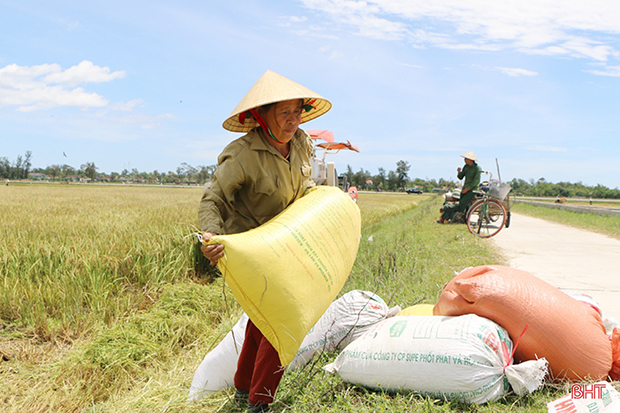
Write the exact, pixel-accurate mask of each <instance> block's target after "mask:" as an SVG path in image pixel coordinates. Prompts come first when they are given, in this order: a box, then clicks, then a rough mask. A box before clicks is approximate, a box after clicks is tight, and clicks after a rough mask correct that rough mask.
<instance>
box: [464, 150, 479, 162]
mask: <svg viewBox="0 0 620 413" xmlns="http://www.w3.org/2000/svg"><path fill="white" fill-rule="evenodd" d="M461 157H463V158H465V159H471V160H472V161H474V162H478V158H476V155H474V153H473V152H472V151H469V152H465V153H464V154H463V155H461Z"/></svg>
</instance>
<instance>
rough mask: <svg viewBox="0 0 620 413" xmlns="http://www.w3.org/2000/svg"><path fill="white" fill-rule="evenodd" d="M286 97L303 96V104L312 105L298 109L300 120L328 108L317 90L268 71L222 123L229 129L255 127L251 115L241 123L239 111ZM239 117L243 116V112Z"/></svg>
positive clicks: (324, 111)
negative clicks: (310, 107) (308, 108)
mask: <svg viewBox="0 0 620 413" xmlns="http://www.w3.org/2000/svg"><path fill="white" fill-rule="evenodd" d="M290 99H304V103H309V104H311V105H312V106H314V108H313V109H311V110H310V111H308V112H305V111H304V112H302V114H301V123H304V122H308V121H309V120H312V119H314V118H317V117H319V116H321V115H323V114H325V113H326V112H327V111H328V110H330V109H331V107H332V104H331V103H330V102H329V100H327V99H325V98H324V97H323V96H321V95H319V94H318V93H315V92H313V91H311V90H310V89H308V88H305V87H304V86H302V85H300V84H299V83H296V82H293V81H292V80H290V79H287V78H285V77H284V76H281V75H279V74H277V73H276V72H272V71H271V70H268V71H266V72H265V74H264V75H263V76H261V78H260V79H258V82H256V83H255V84H254V86H252V89H250V91H249V92H248V93H247V94H246V95H245V96H244V97H243V99H241V102H239V104H238V105H237V107H236V108H235V109H234V110H233V111H232V113H231V114H230V115H229V116H228V119H226V121H224V124H223V125H222V126H223V127H224V129H226V130H229V131H231V132H249V131H250V130H251V129H253V128H255V127H256V126H258V122H256V120H254V118H252V117H251V116H245V119H244V122H243V123H241V120H240V119H239V114H245V113H246V112H247V111H249V110H250V109H254V108H257V107H259V106H263V105H267V104H270V103H275V102H281V101H283V100H290ZM241 116H242V117H243V116H244V115H241Z"/></svg>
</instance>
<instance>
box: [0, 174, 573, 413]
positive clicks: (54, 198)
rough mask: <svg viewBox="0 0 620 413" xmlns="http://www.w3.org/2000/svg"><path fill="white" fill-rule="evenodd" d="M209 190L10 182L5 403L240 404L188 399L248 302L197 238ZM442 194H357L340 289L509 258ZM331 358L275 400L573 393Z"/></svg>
mask: <svg viewBox="0 0 620 413" xmlns="http://www.w3.org/2000/svg"><path fill="white" fill-rule="evenodd" d="M200 195H201V189H199V188H160V187H152V188H150V187H145V188H142V187H122V186H90V185H79V186H78V185H11V186H9V187H1V188H0V217H1V218H0V219H1V223H2V225H1V226H0V231H1V232H0V235H1V238H0V239H1V241H0V282H1V283H2V284H1V285H2V289H1V290H0V386H1V387H2V389H3V397H2V398H0V411H6V412H35V413H36V412H93V413H94V412H121V411H122V412H149V413H150V412H154V411H157V412H195V411H208V412H238V411H241V410H239V409H238V408H236V407H235V406H234V405H233V404H232V403H231V400H230V397H231V391H223V392H220V393H218V394H216V395H214V396H211V397H208V398H206V399H203V400H201V401H199V402H189V401H187V392H188V389H189V385H190V383H191V380H192V377H193V373H194V371H195V370H196V368H197V367H198V365H199V364H200V362H201V361H202V358H203V357H204V356H205V354H207V353H208V351H209V350H211V349H212V348H214V347H215V346H216V345H217V344H218V343H219V341H220V340H221V339H222V338H223V336H224V335H225V334H226V333H227V332H228V331H229V330H230V328H231V326H232V325H233V324H234V323H235V322H236V321H237V320H238V318H239V315H240V314H241V309H240V308H239V306H238V305H237V304H236V302H235V300H234V297H233V296H232V295H231V293H230V291H229V290H228V288H227V287H226V286H225V284H224V283H223V280H222V279H221V277H218V276H217V274H216V273H215V272H213V271H208V269H209V267H208V266H207V265H205V262H204V261H205V260H203V259H201V258H200V254H197V250H196V240H195V239H194V237H193V235H192V234H193V232H195V230H196V228H195V225H196V223H197V216H196V214H197V208H198V202H199V199H200ZM440 204H441V199H440V198H433V197H431V196H413V195H407V194H376V193H360V194H359V204H358V205H359V207H360V209H361V212H362V242H361V244H360V249H359V252H358V257H357V261H356V263H355V265H354V268H353V270H352V273H351V275H350V277H349V279H348V281H347V283H346V285H345V287H344V288H343V290H342V293H345V292H347V291H350V290H352V289H364V290H367V291H372V292H375V293H377V294H378V295H379V296H381V297H382V298H383V299H384V300H385V301H386V302H388V304H389V305H390V306H394V305H400V306H401V307H403V308H404V307H407V306H409V305H414V304H418V303H434V302H435V301H436V299H437V297H438V295H439V293H440V291H441V289H442V287H443V285H444V284H445V283H446V282H447V281H449V280H450V279H451V278H452V277H453V276H454V273H455V271H459V270H461V269H463V268H465V267H468V266H473V265H480V264H489V263H502V262H503V261H502V258H501V257H499V256H497V255H496V254H495V252H494V251H493V250H492V249H490V248H489V246H488V244H487V243H485V242H484V240H480V239H478V238H476V237H472V236H470V234H469V233H468V232H467V229H466V228H465V227H464V226H458V225H452V226H450V225H447V226H437V225H436V224H434V223H433V221H434V220H435V219H436V218H437V215H438V208H439V206H440ZM334 357H335V354H324V355H323V356H321V358H320V359H317V360H316V362H315V363H313V364H312V365H310V366H308V368H305V369H302V370H301V371H299V372H298V373H295V374H286V375H285V378H284V380H283V382H282V385H281V386H280V389H279V390H278V397H277V403H275V404H274V410H275V411H277V412H281V411H291V412H315V411H331V412H341V411H351V412H353V411H359V412H366V411H394V412H397V411H398V412H400V411H433V412H434V411H437V412H439V411H449V412H460V411H463V410H465V409H467V410H468V411H469V409H470V407H471V408H472V409H473V410H471V411H480V412H487V411H488V412H491V411H494V412H495V411H543V407H545V406H546V404H545V403H546V400H550V398H553V397H555V396H556V395H557V394H560V393H561V392H563V391H564V390H565V388H564V387H560V388H559V390H558V388H556V387H553V386H550V387H547V388H546V389H545V390H543V391H542V392H540V393H538V395H537V396H528V397H524V398H517V397H515V396H511V397H508V398H506V399H505V400H502V401H500V402H496V403H492V404H489V405H488V406H467V405H463V404H460V403H456V402H441V401H436V400H431V399H425V398H422V397H420V396H415V395H411V394H395V395H394V394H392V395H388V394H384V393H380V392H370V391H368V390H365V389H363V388H360V387H358V386H354V385H349V384H346V383H344V382H342V381H341V380H340V379H338V378H337V377H334V376H330V375H327V374H326V373H325V372H324V371H323V370H322V369H321V366H322V365H324V364H326V363H328V362H329V361H330V360H333V358H334Z"/></svg>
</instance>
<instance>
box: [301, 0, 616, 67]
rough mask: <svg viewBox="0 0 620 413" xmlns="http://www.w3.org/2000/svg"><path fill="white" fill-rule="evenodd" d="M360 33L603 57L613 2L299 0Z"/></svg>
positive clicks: (608, 50)
mask: <svg viewBox="0 0 620 413" xmlns="http://www.w3.org/2000/svg"><path fill="white" fill-rule="evenodd" d="M301 1H302V3H303V4H304V5H305V6H306V7H307V8H309V9H312V10H315V11H318V12H323V13H325V14H327V15H329V16H330V17H331V18H332V19H333V20H335V21H336V22H337V23H340V24H341V25H343V26H353V27H355V28H357V30H358V31H359V34H360V35H363V36H367V37H372V38H376V39H386V40H399V39H403V38H407V39H408V40H410V41H412V42H414V43H421V44H425V45H429V46H436V47H443V48H452V49H454V48H460V49H480V50H497V49H515V50H519V51H521V52H526V53H536V54H550V55H561V56H571V57H579V58H587V59H593V60H597V61H606V60H607V59H608V58H609V57H610V56H616V57H617V56H618V55H619V54H618V51H617V50H615V48H614V47H613V46H612V45H611V44H607V43H606V42H609V41H610V40H609V39H607V38H605V37H604V36H606V35H609V34H618V33H620V25H618V21H620V2H618V1H617V0H590V1H583V0H531V1H496V0H417V1H411V0H301Z"/></svg>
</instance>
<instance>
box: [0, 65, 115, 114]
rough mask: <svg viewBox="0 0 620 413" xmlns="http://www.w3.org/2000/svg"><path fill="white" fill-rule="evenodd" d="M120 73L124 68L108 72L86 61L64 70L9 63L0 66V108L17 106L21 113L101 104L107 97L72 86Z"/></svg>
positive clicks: (106, 102)
mask: <svg viewBox="0 0 620 413" xmlns="http://www.w3.org/2000/svg"><path fill="white" fill-rule="evenodd" d="M124 76H125V72H124V71H117V72H112V73H110V69H109V68H107V67H103V68H102V67H99V66H95V65H93V64H92V63H91V62H89V61H87V60H84V61H83V62H81V63H80V64H79V65H77V66H73V67H71V68H69V69H67V70H65V71H63V70H62V68H61V67H60V65H58V64H44V65H38V66H18V65H16V64H11V65H8V66H6V67H4V68H1V69H0V107H2V106H18V108H17V110H18V111H21V112H29V111H34V110H39V109H49V108H54V107H58V106H72V107H79V108H82V109H87V108H92V107H105V106H106V105H108V103H109V101H108V100H107V99H105V98H103V97H102V96H100V95H98V94H97V93H93V92H86V91H85V90H84V89H83V88H81V87H76V86H77V85H79V84H85V83H92V82H109V81H111V80H114V79H118V78H121V77H124Z"/></svg>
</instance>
